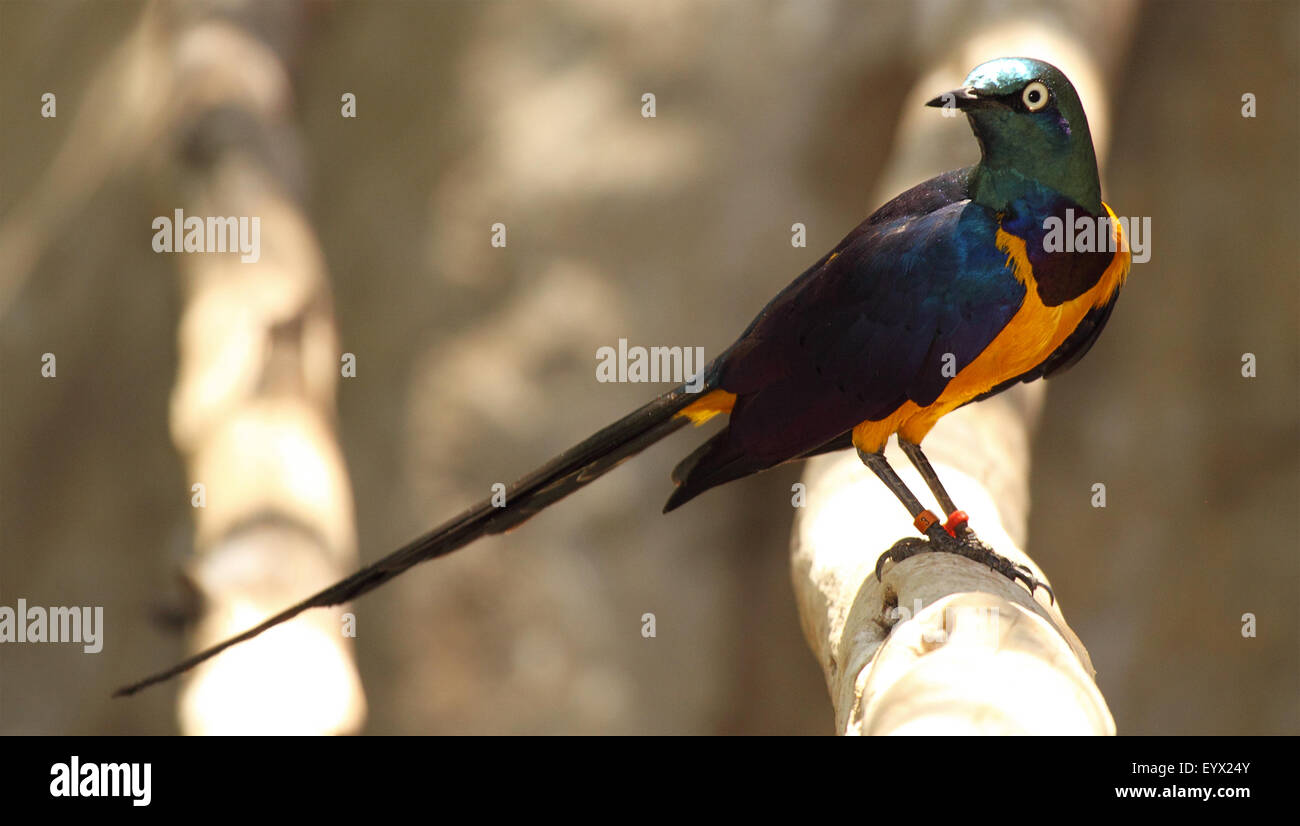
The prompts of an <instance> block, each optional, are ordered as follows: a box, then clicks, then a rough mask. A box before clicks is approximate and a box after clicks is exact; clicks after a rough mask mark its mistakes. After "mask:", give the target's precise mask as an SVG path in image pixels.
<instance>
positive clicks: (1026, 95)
mask: <svg viewBox="0 0 1300 826" xmlns="http://www.w3.org/2000/svg"><path fill="white" fill-rule="evenodd" d="M1047 98H1048V92H1047V87H1046V86H1044V85H1043V84H1041V83H1039V82H1038V81H1036V80H1035V81H1034V82H1033V83H1031V84H1029V85H1028V86H1026V87H1025V91H1023V92H1021V93H1020V99H1021V100H1023V101H1024V102H1025V108H1026V109H1028V110H1029V111H1031V112H1037V111H1038V110H1039V109H1042V108H1043V107H1044V106H1046V105H1047Z"/></svg>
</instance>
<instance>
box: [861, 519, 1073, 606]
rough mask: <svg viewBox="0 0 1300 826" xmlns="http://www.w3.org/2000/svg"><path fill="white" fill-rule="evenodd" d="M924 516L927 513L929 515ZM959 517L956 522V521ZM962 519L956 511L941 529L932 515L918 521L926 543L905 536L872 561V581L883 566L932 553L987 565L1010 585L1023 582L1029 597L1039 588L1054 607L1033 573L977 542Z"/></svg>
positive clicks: (1043, 584) (1047, 588) (1049, 590)
mask: <svg viewBox="0 0 1300 826" xmlns="http://www.w3.org/2000/svg"><path fill="white" fill-rule="evenodd" d="M926 513H929V511H927V512H926ZM959 515H960V519H958V518H957V517H958V516H959ZM965 517H966V514H965V513H962V512H961V511H956V512H954V513H953V514H952V515H951V516H950V517H949V519H948V524H945V525H940V524H939V520H938V518H937V517H934V516H933V515H932V514H931V518H930V520H923V519H921V518H918V519H917V522H918V523H921V522H923V521H928V524H926V525H925V527H924V528H923V529H922V530H923V531H924V533H925V535H926V536H927V537H929V539H928V540H926V539H919V538H917V537H911V536H909V537H907V538H905V539H900V540H898V541H897V542H895V543H894V544H893V546H892V547H891V548H890V549H889V550H887V551H885V552H884V553H883V554H881V555H880V558H879V559H877V560H876V580H877V581H879V580H880V578H881V572H882V571H883V569H884V567H885V563H886V562H894V563H895V564H897V563H899V562H902V561H903V560H905V559H909V558H911V557H913V556H916V555H917V554H919V553H925V552H927V551H936V552H940V553H950V554H957V555H959V556H964V557H966V558H967V559H970V560H972V561H974V562H978V563H980V564H981V565H987V566H989V567H990V568H992V569H993V570H995V571H997V572H998V573H1000V574H1002V575H1003V576H1005V577H1006V578H1007V579H1009V580H1011V581H1012V582H1023V583H1024V584H1025V587H1027V588H1029V593H1030V594H1031V595H1032V594H1034V593H1035V592H1036V591H1037V590H1038V589H1039V588H1042V589H1043V590H1044V591H1046V592H1047V598H1048V600H1050V601H1051V602H1052V603H1053V604H1055V602H1056V594H1055V593H1053V592H1052V587H1051V586H1050V585H1048V584H1047V583H1046V582H1043V581H1042V580H1040V579H1039V578H1038V577H1036V576H1034V572H1033V571H1032V570H1030V569H1029V568H1028V567H1027V566H1024V565H1021V564H1019V563H1016V562H1012V561H1011V560H1009V559H1007V558H1006V557H1004V556H1002V555H1001V554H999V553H997V552H996V551H994V550H993V548H991V547H990V546H988V545H986V544H984V543H983V542H982V541H980V538H979V537H978V536H976V535H975V532H974V531H973V530H971V529H970V527H968V526H967V525H966V518H965ZM917 527H921V525H920V524H918V525H917Z"/></svg>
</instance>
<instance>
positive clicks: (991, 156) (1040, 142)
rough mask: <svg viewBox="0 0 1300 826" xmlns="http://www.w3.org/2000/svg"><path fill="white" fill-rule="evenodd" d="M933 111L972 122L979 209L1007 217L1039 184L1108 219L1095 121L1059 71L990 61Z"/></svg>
mask: <svg viewBox="0 0 1300 826" xmlns="http://www.w3.org/2000/svg"><path fill="white" fill-rule="evenodd" d="M926 105H927V106H940V107H944V106H947V107H955V108H957V109H959V110H961V111H962V112H965V113H966V116H967V117H968V118H970V124H971V129H972V130H974V132H975V138H976V139H977V140H978V141H979V144H980V152H981V154H982V156H983V157H982V159H981V161H980V165H979V167H978V168H977V169H976V173H975V178H974V181H973V184H972V197H973V198H974V200H976V201H977V202H978V203H982V204H984V205H985V206H988V207H991V208H993V209H1000V208H1001V207H1003V206H1005V205H1006V204H1008V203H1010V202H1011V201H1013V200H1015V199H1016V198H1017V197H1020V196H1021V195H1022V194H1024V193H1025V192H1026V191H1027V190H1028V189H1030V188H1032V186H1033V183H1038V184H1041V185H1043V186H1047V187H1050V188H1052V189H1054V190H1056V191H1057V192H1060V193H1061V194H1063V195H1065V196H1067V197H1069V198H1071V199H1073V200H1074V201H1075V202H1076V203H1078V204H1079V205H1081V206H1083V207H1084V208H1086V209H1088V210H1089V211H1090V212H1092V213H1093V214H1094V215H1096V214H1099V213H1101V181H1100V179H1099V178H1098V175H1097V156H1096V153H1095V152H1094V151H1093V148H1092V135H1091V133H1089V132H1088V118H1087V116H1086V115H1084V113H1083V105H1082V104H1081V103H1080V102H1079V96H1078V94H1077V93H1075V91H1074V87H1073V86H1072V85H1070V81H1069V80H1068V79H1067V78H1066V77H1065V75H1064V74H1062V73H1061V70H1060V69H1058V68H1056V67H1055V66H1053V65H1051V64H1049V63H1044V62H1043V61H1041V60H1032V59H1030V58H1026V57H1003V58H999V59H997V60H990V61H989V62H988V63H983V64H981V65H979V66H976V67H975V68H974V69H973V70H972V71H971V73H970V74H969V75H967V77H966V83H965V84H964V85H963V87H962V88H961V89H956V90H954V91H952V92H948V93H946V94H943V95H940V96H939V97H937V98H935V99H934V100H932V101H930V102H929V103H928V104H926Z"/></svg>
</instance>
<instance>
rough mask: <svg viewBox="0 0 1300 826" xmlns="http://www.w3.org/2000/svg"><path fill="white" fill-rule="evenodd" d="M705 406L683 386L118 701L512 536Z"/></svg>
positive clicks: (124, 692) (122, 693) (121, 692)
mask: <svg viewBox="0 0 1300 826" xmlns="http://www.w3.org/2000/svg"><path fill="white" fill-rule="evenodd" d="M700 398H701V394H694V393H688V392H687V391H686V388H685V386H682V387H678V388H677V389H675V390H672V391H671V392H668V393H665V394H664V395H662V396H660V397H659V398H657V399H655V400H654V401H652V402H650V403H649V404H647V405H645V406H644V407H641V408H639V409H638V410H636V411H634V412H632V413H629V414H628V415H626V416H624V417H623V418H621V419H619V420H618V421H616V422H614V423H613V424H612V425H610V426H609V427H606V428H604V429H603V430H600V431H598V432H597V433H595V434H594V435H593V436H591V437H590V438H588V439H586V440H585V441H583V442H581V443H580V444H578V445H575V446H574V447H572V448H570V449H568V450H566V451H565V452H564V453H562V454H560V455H559V456H557V457H556V458H554V459H552V460H551V461H550V462H547V463H546V464H545V465H543V466H541V467H540V468H538V469H537V470H535V471H533V472H532V473H530V474H528V475H527V476H525V477H524V478H522V479H520V480H519V481H517V482H515V483H514V484H513V485H511V486H510V487H509V488H507V489H506V504H505V506H504V507H495V506H493V504H492V500H491V499H486V500H484V501H482V502H479V503H478V504H477V505H475V506H473V507H472V508H470V509H469V510H467V511H465V512H464V513H462V514H461V515H460V516H457V517H456V518H455V519H452V520H451V521H449V522H446V523H444V524H442V525H439V526H438V527H437V528H434V529H433V530H432V531H429V532H428V533H426V534H424V535H423V536H421V537H419V538H417V539H414V540H412V541H411V542H409V543H407V544H406V545H405V546H404V547H402V548H400V549H398V550H396V551H394V552H393V553H391V554H389V555H388V556H386V557H384V558H383V559H381V560H379V561H378V562H375V563H373V564H371V565H367V566H366V567H364V568H362V569H361V570H359V571H357V572H356V573H355V574H352V575H351V576H349V577H347V578H346V579H342V580H340V581H338V582H336V583H334V584H333V585H331V586H330V587H328V588H326V589H325V590H323V591H321V592H320V593H318V594H316V595H315V596H312V597H308V598H307V599H305V600H303V601H302V602H299V603H298V604H297V605H293V606H291V607H289V608H286V609H285V610H283V611H281V612H280V613H278V614H276V615H275V616H273V617H271V618H269V619H267V620H266V621H265V622H263V623H262V624H261V625H258V626H256V627H254V628H250V629H248V630H247V631H245V632H244V633H242V634H240V635H238V636H236V637H231V638H230V639H228V640H226V641H224V642H221V643H218V644H217V645H214V646H212V647H211V648H208V649H207V650H205V651H200V652H199V653H198V654H195V655H194V656H192V657H190V658H188V659H185V660H182V661H181V662H179V663H177V664H176V665H174V666H172V667H171V668H169V669H167V670H166V671H160V672H158V673H157V674H154V675H152V676H150V677H146V678H145V679H143V680H140V681H139V682H135V683H132V684H130V685H128V686H123V687H122V688H119V689H118V690H117V691H115V692H113V696H114V697H126V696H130V695H132V694H134V693H136V692H137V691H139V690H141V689H143V688H148V687H149V686H151V685H154V684H155V683H160V682H163V681H165V680H169V679H171V678H172V677H175V676H176V675H178V674H182V673H184V672H186V671H189V670H190V669H191V668H193V667H194V666H196V665H198V664H199V663H201V662H203V661H204V660H208V659H210V658H212V657H215V656H216V655H217V654H220V653H221V652H222V651H225V650H226V649H227V648H230V647H231V646H232V645H238V644H239V643H241V642H244V641H246V640H251V639H252V638H253V637H256V636H257V635H258V634H261V633H262V632H263V631H266V630H268V629H270V628H274V627H275V626H277V625H279V624H280V623H282V622H285V621H287V620H290V619H293V618H294V617H296V616H298V615H299V614H301V613H302V612H303V611H306V610H307V609H309V608H325V607H328V606H331V605H339V604H342V603H344V602H350V601H352V600H354V599H356V598H357V597H359V596H361V595H362V594H365V593H367V592H369V591H373V590H374V589H375V588H378V587H379V586H380V585H383V584H384V583H385V582H387V581H388V580H390V579H392V578H393V577H395V576H397V575H398V574H401V573H402V572H403V571H405V570H406V569H407V568H410V567H411V566H412V565H415V564H417V563H419V562H424V561H425V560H428V559H434V558H436V557H439V556H444V555H446V554H449V553H451V552H452V551H454V550H456V549H458V548H462V547H464V546H465V545H468V544H469V543H471V542H473V541H474V540H475V539H478V538H479V537H481V536H484V535H486V534H496V533H503V532H505V531H508V530H510V529H511V528H513V527H515V526H516V525H519V524H520V523H522V522H524V521H525V520H527V519H528V518H530V517H531V516H533V515H534V514H536V513H538V512H539V511H541V510H543V509H545V508H546V507H548V506H550V505H553V504H555V503H556V502H558V501H560V500H561V499H563V498H564V497H566V496H568V495H569V494H570V493H573V492H574V491H575V490H577V489H578V488H580V487H582V486H583V485H585V484H587V483H588V482H590V481H592V480H594V479H597V478H599V477H600V476H603V475H604V474H606V473H608V472H609V471H611V470H613V469H614V468H615V467H617V466H618V465H619V464H620V463H621V462H623V461H624V460H625V459H628V458H630V457H632V456H635V455H636V454H638V453H640V452H641V451H642V450H644V449H645V448H647V447H649V446H650V445H652V444H654V443H655V442H657V441H659V440H660V439H662V438H664V437H665V436H667V435H669V434H670V433H673V432H674V431H676V430H677V429H679V428H681V427H683V426H685V425H686V424H687V423H689V422H690V419H689V418H688V417H686V416H678V415H677V414H678V413H680V412H681V411H682V410H683V409H684V408H686V407H687V406H689V405H690V404H691V403H692V402H695V401H697V400H699V399H700Z"/></svg>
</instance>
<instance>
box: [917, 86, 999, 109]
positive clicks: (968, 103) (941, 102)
mask: <svg viewBox="0 0 1300 826" xmlns="http://www.w3.org/2000/svg"><path fill="white" fill-rule="evenodd" d="M986 102H987V101H986V99H985V98H982V97H980V96H979V95H977V94H975V89H974V87H971V86H967V87H965V88H964V89H953V90H952V91H951V92H944V93H943V94H942V95H939V96H938V97H937V98H935V99H934V100H932V101H930V102H929V103H927V104H925V105H926V106H934V107H936V108H940V109H941V108H943V107H945V106H952V107H954V108H957V109H971V108H974V107H975V106H976V105H978V104H980V103H986Z"/></svg>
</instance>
